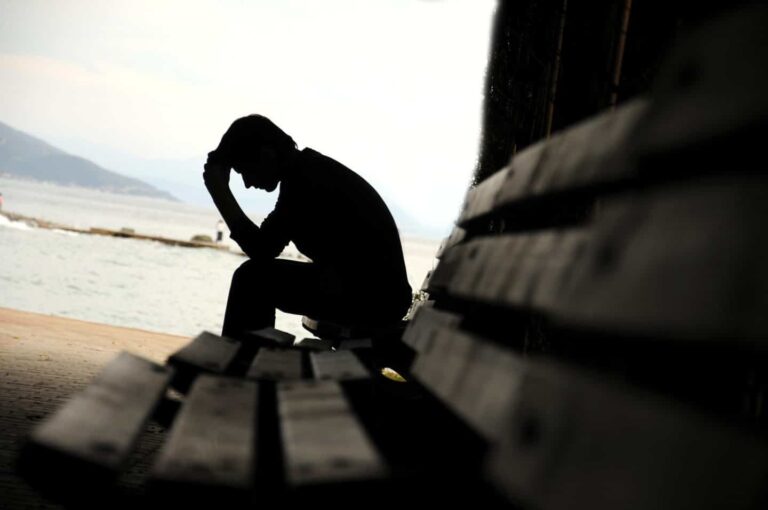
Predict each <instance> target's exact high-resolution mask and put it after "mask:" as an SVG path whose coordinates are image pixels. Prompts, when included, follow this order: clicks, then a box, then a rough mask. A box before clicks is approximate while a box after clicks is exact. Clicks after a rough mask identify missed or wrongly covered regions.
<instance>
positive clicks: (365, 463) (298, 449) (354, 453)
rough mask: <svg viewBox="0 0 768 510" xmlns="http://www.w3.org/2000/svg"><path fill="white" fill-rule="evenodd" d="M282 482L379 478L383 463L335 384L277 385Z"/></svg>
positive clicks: (303, 484)
mask: <svg viewBox="0 0 768 510" xmlns="http://www.w3.org/2000/svg"><path fill="white" fill-rule="evenodd" d="M278 404H279V406H278V408H279V414H280V425H281V431H282V437H283V448H284V455H285V469H286V478H287V481H288V483H289V484H290V485H292V486H294V487H296V486H306V485H315V484H323V483H332V482H350V481H362V480H374V479H380V478H383V477H385V476H386V475H387V468H386V465H385V463H384V460H383V459H382V458H381V456H380V455H379V453H378V451H377V450H376V448H375V447H374V445H373V444H372V443H371V440H370V439H369V438H368V436H367V435H366V433H365V431H364V429H363V427H362V425H361V424H360V423H359V421H358V420H357V418H356V417H355V415H354V414H353V413H352V411H351V409H350V407H349V404H348V403H347V401H346V399H345V397H344V395H343V393H342V390H341V386H339V383H338V382H335V381H299V382H292V383H278Z"/></svg>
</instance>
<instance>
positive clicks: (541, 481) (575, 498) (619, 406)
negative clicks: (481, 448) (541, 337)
mask: <svg viewBox="0 0 768 510" xmlns="http://www.w3.org/2000/svg"><path fill="white" fill-rule="evenodd" d="M524 363H525V370H524V371H523V374H524V375H523V377H522V379H521V382H520V383H519V384H518V385H517V388H516V396H515V399H514V401H513V403H512V405H511V406H510V412H509V414H508V417H507V419H506V420H505V426H504V435H503V436H502V440H501V443H500V446H499V447H498V448H496V449H494V450H493V451H492V453H491V455H490V457H489V459H490V460H489V462H488V466H487V471H488V473H489V476H490V477H491V479H492V480H493V481H494V482H495V483H496V484H497V486H498V487H499V488H500V489H501V490H502V491H503V492H504V493H505V494H507V496H508V497H510V498H511V499H513V500H514V501H516V502H524V503H525V504H528V505H531V506H532V507H535V508H542V509H559V508H596V509H611V510H616V509H619V510H622V509H626V510H630V509H632V510H634V509H642V508H656V509H676V508H689V507H690V508H760V507H761V505H762V503H764V498H765V496H766V488H765V480H766V477H767V476H768V442H767V441H766V439H765V437H758V436H756V435H753V434H752V432H751V431H747V430H743V429H740V428H737V427H729V426H725V425H722V424H720V423H718V422H716V421H714V420H712V418H711V417H710V416H708V415H704V414H699V413H698V412H695V411H693V410H689V409H687V408H686V407H685V406H683V405H681V404H679V403H674V402H671V401H667V400H665V399H663V398H661V397H659V396H656V395H652V394H649V393H645V392H642V391H639V390H637V389H635V388H629V387H624V386H623V385H622V384H620V383H619V382H617V381H612V380H609V379H602V378H600V377H598V376H596V375H593V374H588V373H586V372H582V371H576V370H574V369H572V368H570V367H566V366H564V365H560V364H557V363H552V362H545V361H535V362H534V361H525V362H524Z"/></svg>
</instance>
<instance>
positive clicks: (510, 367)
mask: <svg viewBox="0 0 768 510" xmlns="http://www.w3.org/2000/svg"><path fill="white" fill-rule="evenodd" d="M412 372H413V375H414V376H415V377H416V378H417V379H418V380H419V381H420V382H421V383H422V385H424V387H426V388H428V389H429V390H430V391H431V392H432V393H434V394H435V396H437V397H438V398H439V399H440V400H441V401H442V402H443V403H444V404H445V405H446V406H447V407H448V408H450V409H451V410H453V411H454V412H455V413H456V415H457V416H459V417H460V418H462V419H463V420H464V421H465V422H467V423H468V424H469V425H470V426H471V427H472V428H473V429H475V430H476V431H477V432H478V433H479V434H480V435H481V436H483V437H484V438H485V439H486V440H488V441H493V440H494V439H495V438H497V437H498V436H499V435H500V431H501V427H502V424H503V420H502V419H501V418H502V417H503V416H505V414H506V412H507V408H508V407H509V406H510V405H511V403H512V400H513V397H514V396H515V391H516V390H517V387H518V386H519V384H520V380H521V378H522V377H523V365H522V363H521V362H520V360H519V359H518V358H516V357H515V356H514V355H513V354H511V353H510V352H508V351H506V350H504V349H502V348H500V347H497V346H494V345H492V344H490V343H488V342H487V341H485V340H483V339H481V338H479V337H477V336H474V335H471V334H469V333H466V332H463V331H460V330H456V329H453V328H446V327H439V326H438V327H437V329H435V330H434V331H433V333H432V335H431V336H430V337H429V340H428V341H427V342H426V345H425V346H424V347H423V349H422V350H421V352H420V353H419V355H418V357H417V358H416V361H415V362H414V365H413V368H412Z"/></svg>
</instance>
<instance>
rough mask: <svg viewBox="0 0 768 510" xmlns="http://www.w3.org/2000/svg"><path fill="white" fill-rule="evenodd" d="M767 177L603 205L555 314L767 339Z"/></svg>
mask: <svg viewBox="0 0 768 510" xmlns="http://www.w3.org/2000/svg"><path fill="white" fill-rule="evenodd" d="M766 196H768V179H766V178H765V177H763V176H759V175H756V176H741V177H739V176H733V177H730V176H711V177H708V178H702V179H700V180H699V181H696V182H689V183H680V184H678V185H675V186H670V187H669V188H665V189H658V190H653V191H649V192H647V193H645V194H642V195H637V196H635V197H633V198H631V199H625V200H619V199H618V197H617V199H616V200H614V201H610V202H608V201H607V202H606V203H605V207H604V211H603V213H602V217H601V218H600V220H599V222H598V223H597V224H596V225H595V227H594V232H593V235H592V239H591V240H590V242H589V243H587V244H586V245H585V246H584V252H583V253H582V255H581V257H580V258H579V259H578V260H577V261H573V262H572V264H574V265H573V267H572V269H571V274H570V275H569V278H568V279H567V281H565V280H564V281H563V284H562V285H561V287H560V289H559V290H558V292H557V293H556V294H557V298H556V299H555V301H554V304H553V312H554V313H555V314H556V315H557V316H558V317H562V319H563V320H564V321H566V322H569V323H578V324H582V325H586V326H590V327H595V328H601V329H603V330H606V331H616V332H627V333H641V334H644V335H653V336H660V337H666V338H669V337H674V338H690V339H712V340H722V339H725V338H727V339H756V340H758V339H765V338H766V334H767V333H768V315H766V314H765V310H766V309H768V297H767V296H768V292H766V289H768V273H767V272H766V271H765V269H764V263H763V261H764V260H765V259H766V258H767V257H768V241H767V240H766V237H765V234H764V230H765V229H764V219H765V218H766V217H768V201H766V199H765V197H766Z"/></svg>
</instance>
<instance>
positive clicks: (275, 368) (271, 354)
mask: <svg viewBox="0 0 768 510" xmlns="http://www.w3.org/2000/svg"><path fill="white" fill-rule="evenodd" d="M301 358H302V352H301V351H300V350H285V349H271V348H266V347H265V348H262V349H260V350H259V352H258V354H256V358H255V359H254V360H253V364H251V367H250V368H249V369H248V375H247V377H248V378H250V379H266V380H273V381H286V380H295V379H301V375H302V373H301V372H302V370H301Z"/></svg>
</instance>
